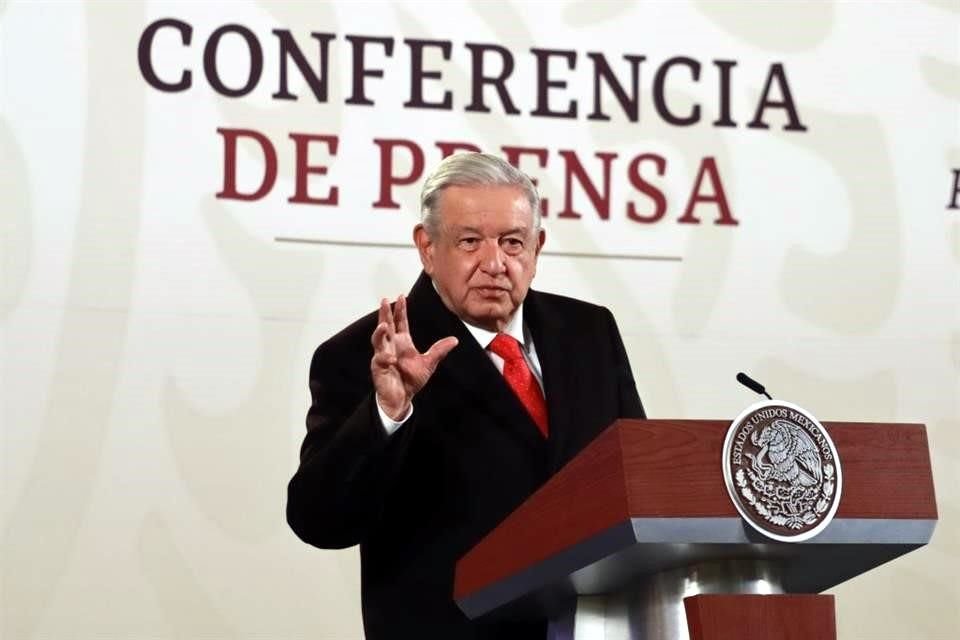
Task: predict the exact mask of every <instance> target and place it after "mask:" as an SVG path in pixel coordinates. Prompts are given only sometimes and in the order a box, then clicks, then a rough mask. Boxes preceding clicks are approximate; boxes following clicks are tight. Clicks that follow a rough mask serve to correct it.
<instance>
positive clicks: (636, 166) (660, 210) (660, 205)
mask: <svg viewBox="0 0 960 640" xmlns="http://www.w3.org/2000/svg"><path fill="white" fill-rule="evenodd" d="M645 162H652V163H653V165H654V167H655V168H656V170H657V175H658V176H663V175H664V174H665V173H666V171H667V159H666V158H664V157H663V156H661V155H657V154H656V153H642V154H640V155H638V156H637V157H636V158H634V159H633V160H631V161H630V166H629V167H628V168H627V179H628V180H630V184H632V185H633V186H634V188H635V189H636V190H637V191H639V192H640V193H643V194H646V195H647V196H649V197H650V199H651V200H653V211H652V212H651V213H649V214H642V213H640V212H639V211H638V210H637V205H636V204H634V203H633V202H632V201H630V202H628V203H627V217H628V218H629V219H631V220H633V221H635V222H643V223H653V222H657V221H658V220H660V219H661V218H663V216H664V215H666V213H667V197H666V196H665V195H664V193H663V191H661V190H660V189H658V188H657V187H655V186H654V185H652V184H651V183H649V182H647V181H646V180H644V178H643V175H641V173H640V165H641V164H643V163H645Z"/></svg>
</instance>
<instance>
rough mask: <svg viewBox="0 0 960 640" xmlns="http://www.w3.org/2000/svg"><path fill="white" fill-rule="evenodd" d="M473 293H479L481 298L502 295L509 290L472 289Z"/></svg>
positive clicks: (494, 288)
mask: <svg viewBox="0 0 960 640" xmlns="http://www.w3.org/2000/svg"><path fill="white" fill-rule="evenodd" d="M473 290H474V291H476V292H477V293H479V294H480V295H482V296H498V295H501V294H504V293H508V292H509V289H507V288H506V287H496V286H493V287H474V288H473Z"/></svg>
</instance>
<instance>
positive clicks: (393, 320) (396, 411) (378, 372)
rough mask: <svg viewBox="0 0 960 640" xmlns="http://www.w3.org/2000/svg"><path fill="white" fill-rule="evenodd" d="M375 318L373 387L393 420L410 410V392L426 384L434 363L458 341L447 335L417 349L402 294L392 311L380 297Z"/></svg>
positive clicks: (371, 368) (372, 339) (412, 394)
mask: <svg viewBox="0 0 960 640" xmlns="http://www.w3.org/2000/svg"><path fill="white" fill-rule="evenodd" d="M378 320H379V324H378V325H377V328H376V329H375V330H374V331H373V336H372V337H371V338H370V341H371V342H372V343H373V359H371V361H370V374H371V376H372V377H373V388H374V391H375V392H376V394H377V400H378V401H379V403H380V407H381V408H382V409H383V411H384V412H385V413H386V414H387V415H388V416H390V418H392V419H393V420H400V419H401V418H403V416H405V415H406V414H407V412H408V411H409V410H410V403H411V402H412V400H413V396H414V395H415V394H416V393H417V392H418V391H420V389H422V388H423V386H424V385H425V384H427V381H428V380H429V379H430V376H432V375H433V372H434V371H436V370H437V365H439V364H440V361H441V360H443V358H444V357H445V356H446V355H447V354H448V353H450V351H451V349H453V348H454V347H455V346H457V342H458V341H457V339H456V338H455V337H453V336H448V337H446V338H443V339H441V340H437V341H436V342H435V343H433V345H432V346H431V347H430V348H429V349H427V351H426V352H425V353H420V352H419V351H417V347H416V346H415V345H414V344H413V338H411V337H410V325H409V324H408V322H407V300H406V298H405V297H404V296H402V295H401V296H399V297H398V298H397V301H396V303H395V304H394V305H393V310H392V311H391V309H390V303H389V302H387V299H386V298H384V299H383V300H381V301H380V311H379V314H378Z"/></svg>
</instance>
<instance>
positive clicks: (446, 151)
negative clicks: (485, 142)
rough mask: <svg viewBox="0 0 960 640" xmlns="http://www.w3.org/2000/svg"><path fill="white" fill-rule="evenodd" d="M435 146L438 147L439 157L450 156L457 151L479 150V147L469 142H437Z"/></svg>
mask: <svg viewBox="0 0 960 640" xmlns="http://www.w3.org/2000/svg"><path fill="white" fill-rule="evenodd" d="M437 148H438V149H440V157H441V158H446V157H447V156H452V155H453V154H455V153H456V152H457V151H480V147H478V146H477V145H475V144H470V143H469V142H437Z"/></svg>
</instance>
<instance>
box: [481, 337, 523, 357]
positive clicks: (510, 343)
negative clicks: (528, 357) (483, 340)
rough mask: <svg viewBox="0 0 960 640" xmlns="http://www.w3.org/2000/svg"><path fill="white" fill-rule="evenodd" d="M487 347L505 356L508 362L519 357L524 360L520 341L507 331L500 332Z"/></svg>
mask: <svg viewBox="0 0 960 640" xmlns="http://www.w3.org/2000/svg"><path fill="white" fill-rule="evenodd" d="M487 348H488V349H490V351H493V352H494V353H495V354H497V355H498V356H500V357H501V358H503V359H504V361H506V362H513V361H516V360H518V359H519V360H523V353H522V352H521V351H520V343H519V342H517V341H516V339H515V338H512V337H510V336H508V335H507V334H505V333H498V334H497V337H495V338H494V339H493V341H492V342H491V343H490V346H489V347H487Z"/></svg>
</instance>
